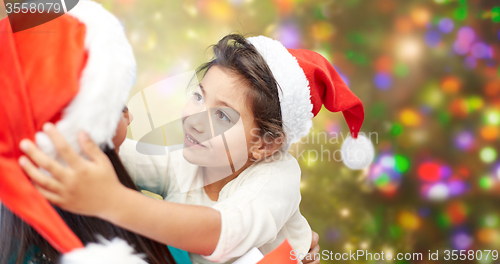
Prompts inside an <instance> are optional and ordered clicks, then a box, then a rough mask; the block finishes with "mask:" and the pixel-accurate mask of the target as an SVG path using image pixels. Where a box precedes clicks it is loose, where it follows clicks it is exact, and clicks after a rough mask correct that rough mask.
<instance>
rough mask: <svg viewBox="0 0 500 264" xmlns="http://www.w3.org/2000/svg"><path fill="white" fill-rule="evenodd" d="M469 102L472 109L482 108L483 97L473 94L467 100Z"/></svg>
mask: <svg viewBox="0 0 500 264" xmlns="http://www.w3.org/2000/svg"><path fill="white" fill-rule="evenodd" d="M467 102H468V104H469V108H471V109H472V110H478V109H481V107H482V106H483V99H482V98H481V97H479V96H472V97H470V98H469V99H468V100H467Z"/></svg>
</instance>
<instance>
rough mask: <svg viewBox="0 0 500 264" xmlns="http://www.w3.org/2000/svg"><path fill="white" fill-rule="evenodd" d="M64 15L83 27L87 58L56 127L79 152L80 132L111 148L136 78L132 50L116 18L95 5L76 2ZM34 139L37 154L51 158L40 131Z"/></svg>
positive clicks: (49, 145)
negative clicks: (38, 150)
mask: <svg viewBox="0 0 500 264" xmlns="http://www.w3.org/2000/svg"><path fill="white" fill-rule="evenodd" d="M66 15H70V16H73V17H75V18H76V19H78V20H79V21H80V22H82V23H83V24H84V25H85V26H86V34H85V48H86V50H87V51H88V58H87V64H86V65H85V68H84V69H83V71H82V76H81V78H80V90H79V91H78V94H77V95H76V96H75V98H73V100H72V101H71V103H70V104H69V105H68V107H66V108H65V109H64V110H63V112H62V119H61V120H60V121H59V122H57V123H56V124H55V125H56V127H57V129H58V130H59V132H61V133H62V134H63V136H64V137H65V139H66V140H67V141H68V143H69V144H70V145H71V146H72V147H73V148H75V149H76V150H78V151H79V150H80V147H79V145H78V140H77V135H78V132H79V131H82V130H83V131H85V132H87V133H88V134H89V137H90V138H91V139H92V140H93V141H94V142H95V143H97V144H99V145H100V146H101V147H105V146H109V147H114V145H113V141H112V139H113V137H114V135H115V131H116V127H117V126H118V122H119V121H120V117H121V115H122V110H123V107H124V106H125V103H126V101H127V98H128V96H129V92H130V88H131V87H132V85H133V84H134V82H135V78H136V63H135V58H134V54H133V51H132V47H131V46H130V43H129V42H128V41H127V38H126V36H125V32H124V29H123V26H122V25H121V24H120V22H119V21H118V19H117V18H116V17H115V16H113V15H112V14H111V13H109V12H108V11H107V10H105V9H104V8H103V7H102V6H101V5H100V4H98V3H95V2H92V1H85V0H81V1H80V2H79V3H78V4H77V5H76V6H75V7H74V8H73V9H71V10H70V11H69V12H68V13H67V14H66ZM35 138H36V143H37V145H38V146H39V147H40V149H41V150H42V151H44V152H45V153H47V154H49V155H50V156H52V157H56V151H55V150H54V147H53V144H52V142H51V141H50V139H49V138H48V136H47V135H46V134H45V133H43V132H38V133H37V134H36V136H35Z"/></svg>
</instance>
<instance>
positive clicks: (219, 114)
mask: <svg viewBox="0 0 500 264" xmlns="http://www.w3.org/2000/svg"><path fill="white" fill-rule="evenodd" d="M215 116H216V117H217V118H219V119H220V120H222V121H224V122H228V123H230V122H231V119H230V118H229V117H228V116H227V115H226V114H225V113H224V112H222V111H221V110H217V111H216V112H215Z"/></svg>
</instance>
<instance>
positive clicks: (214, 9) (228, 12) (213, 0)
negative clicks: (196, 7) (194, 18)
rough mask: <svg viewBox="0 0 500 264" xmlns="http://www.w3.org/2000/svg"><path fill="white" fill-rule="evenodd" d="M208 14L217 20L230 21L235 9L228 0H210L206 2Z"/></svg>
mask: <svg viewBox="0 0 500 264" xmlns="http://www.w3.org/2000/svg"><path fill="white" fill-rule="evenodd" d="M206 12H207V15H208V16H209V17H210V18H211V19H213V20H216V21H220V22H228V21H230V20H231V19H232V18H233V14H234V11H233V10H232V8H231V6H230V5H229V3H228V2H227V1H222V0H209V1H207V3H206Z"/></svg>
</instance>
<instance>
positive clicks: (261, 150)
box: [250, 137, 284, 160]
mask: <svg viewBox="0 0 500 264" xmlns="http://www.w3.org/2000/svg"><path fill="white" fill-rule="evenodd" d="M283 140H284V139H283V137H279V138H275V139H267V140H266V139H261V140H259V141H257V142H254V143H255V144H254V145H253V146H252V147H251V148H250V152H251V155H252V157H253V159H254V160H261V159H264V158H267V157H269V156H271V155H273V154H274V153H275V152H276V151H278V150H279V149H280V148H281V147H282V146H283Z"/></svg>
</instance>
